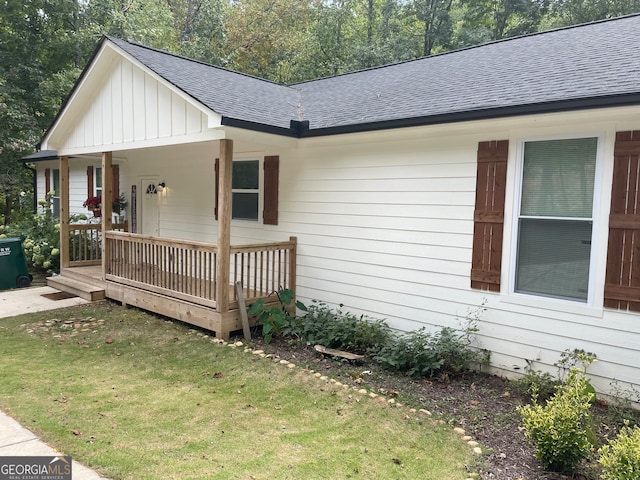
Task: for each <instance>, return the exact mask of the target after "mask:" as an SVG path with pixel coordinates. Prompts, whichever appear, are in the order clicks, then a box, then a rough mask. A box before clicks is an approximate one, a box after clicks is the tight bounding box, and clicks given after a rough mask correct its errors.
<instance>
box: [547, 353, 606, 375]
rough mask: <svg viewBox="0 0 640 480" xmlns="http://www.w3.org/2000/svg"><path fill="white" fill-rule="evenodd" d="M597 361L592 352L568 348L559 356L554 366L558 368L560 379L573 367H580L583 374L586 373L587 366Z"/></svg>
mask: <svg viewBox="0 0 640 480" xmlns="http://www.w3.org/2000/svg"><path fill="white" fill-rule="evenodd" d="M597 361H598V356H597V355H596V354H595V353H593V352H587V351H585V350H584V349H582V348H574V349H573V350H569V349H568V348H567V349H566V350H565V351H564V352H562V353H561V354H560V360H558V361H557V362H556V363H555V365H556V367H558V370H559V372H560V377H561V378H562V377H563V376H564V374H565V373H566V372H568V371H569V370H570V369H572V368H574V367H580V368H581V369H582V371H583V372H585V373H586V372H587V368H589V366H590V365H591V364H592V363H594V362H597Z"/></svg>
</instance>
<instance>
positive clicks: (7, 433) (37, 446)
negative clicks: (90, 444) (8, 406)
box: [0, 412, 104, 480]
mask: <svg viewBox="0 0 640 480" xmlns="http://www.w3.org/2000/svg"><path fill="white" fill-rule="evenodd" d="M58 454H60V452H57V451H56V450H55V449H53V448H51V447H50V446H49V445H47V444H45V443H43V442H41V441H40V440H39V439H38V437H37V436H36V435H34V434H33V433H32V432H30V431H29V430H27V429H26V428H24V427H23V426H22V425H20V424H19V423H18V422H16V421H15V420H14V419H13V418H11V417H10V416H8V415H7V414H5V413H4V412H0V457H10V456H20V457H43V456H49V455H51V456H53V455H58ZM71 473H72V478H73V480H104V477H101V476H100V475H98V473H97V472H95V471H94V470H91V469H90V468H87V467H85V466H84V465H82V464H80V463H78V462H76V461H75V460H73V467H72V469H71Z"/></svg>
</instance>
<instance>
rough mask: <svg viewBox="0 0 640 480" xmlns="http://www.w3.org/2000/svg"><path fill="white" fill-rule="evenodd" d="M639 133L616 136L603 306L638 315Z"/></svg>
mask: <svg viewBox="0 0 640 480" xmlns="http://www.w3.org/2000/svg"><path fill="white" fill-rule="evenodd" d="M639 155H640V130H636V131H630V132H618V133H616V144H615V149H614V160H613V182H612V185H611V212H610V214H609V245H608V249H607V273H606V276H605V286H604V306H605V307H608V308H618V309H622V310H633V311H640V188H639V185H638V182H639V181H640V162H639V161H638V157H639Z"/></svg>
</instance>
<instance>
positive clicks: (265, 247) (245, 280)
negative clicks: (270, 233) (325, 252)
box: [229, 237, 297, 308]
mask: <svg viewBox="0 0 640 480" xmlns="http://www.w3.org/2000/svg"><path fill="white" fill-rule="evenodd" d="M296 246H297V241H296V238H295V237H291V238H289V241H288V242H279V243H263V244H255V245H240V246H231V262H230V265H229V267H230V272H229V273H230V275H229V278H230V279H233V282H234V283H236V282H241V283H242V287H243V289H244V296H245V301H246V302H253V301H255V300H257V299H258V298H264V297H268V296H269V295H270V294H271V293H273V292H275V291H278V290H279V289H281V288H289V289H291V290H293V291H295V289H296V254H297V251H296ZM237 301H238V298H237V295H236V294H235V290H234V296H233V302H232V303H231V304H230V307H231V308H237Z"/></svg>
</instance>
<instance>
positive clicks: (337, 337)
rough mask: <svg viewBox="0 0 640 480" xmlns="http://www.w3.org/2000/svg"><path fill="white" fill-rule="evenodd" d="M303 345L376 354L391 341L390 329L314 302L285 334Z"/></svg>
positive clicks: (381, 321)
mask: <svg viewBox="0 0 640 480" xmlns="http://www.w3.org/2000/svg"><path fill="white" fill-rule="evenodd" d="M284 333H287V334H290V335H294V336H296V337H298V338H299V339H300V341H301V342H302V343H304V344H306V345H315V344H320V345H324V346H325V347H329V348H339V349H342V350H348V351H350V352H353V353H359V354H375V353H377V352H378V351H379V350H380V348H381V347H383V346H384V345H386V343H387V342H388V341H389V340H390V339H391V336H392V335H391V329H390V328H389V326H388V325H387V324H386V323H385V322H384V320H375V319H372V318H369V317H367V316H366V315H360V316H357V315H354V314H351V313H348V312H343V311H342V305H340V307H339V308H338V309H332V308H330V307H329V306H328V305H326V304H325V303H322V302H317V301H315V300H314V301H313V303H312V304H311V305H309V306H308V308H307V314H306V315H305V316H304V317H302V318H298V319H296V320H294V321H292V322H290V324H289V326H288V327H286V328H285V332H284Z"/></svg>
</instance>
